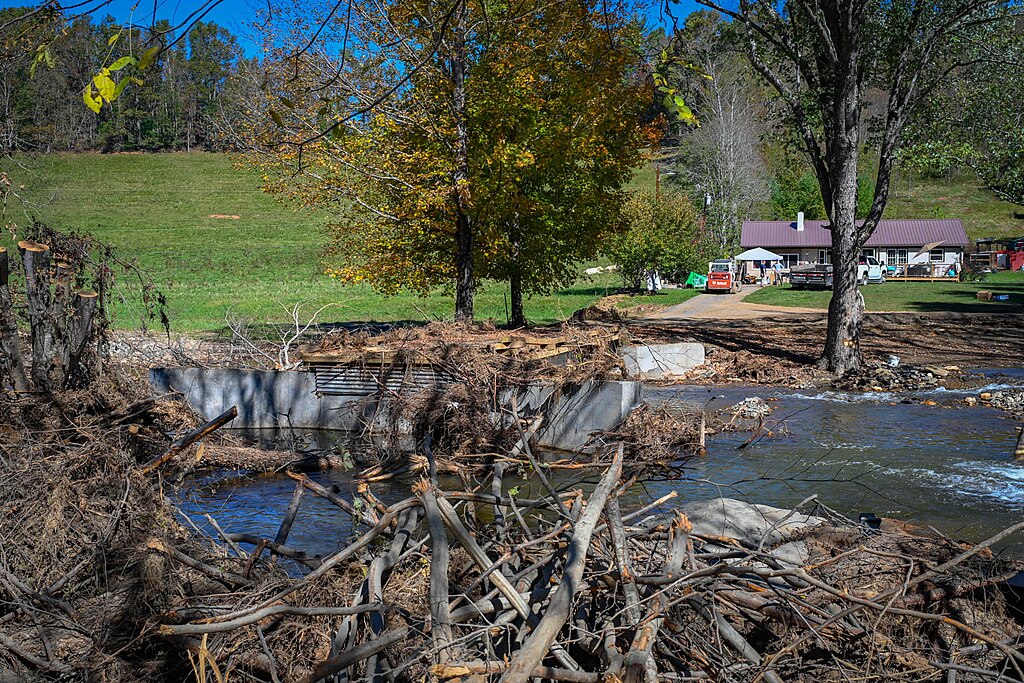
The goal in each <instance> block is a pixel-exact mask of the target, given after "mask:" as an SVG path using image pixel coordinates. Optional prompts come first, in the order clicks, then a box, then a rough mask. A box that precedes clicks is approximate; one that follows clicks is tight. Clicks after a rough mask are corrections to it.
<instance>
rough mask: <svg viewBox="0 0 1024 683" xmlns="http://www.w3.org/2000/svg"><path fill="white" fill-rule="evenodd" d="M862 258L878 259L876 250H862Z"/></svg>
mask: <svg viewBox="0 0 1024 683" xmlns="http://www.w3.org/2000/svg"><path fill="white" fill-rule="evenodd" d="M860 257H861V258H862V259H867V258H868V257H870V258H875V257H876V254H875V250H874V249H861V250H860Z"/></svg>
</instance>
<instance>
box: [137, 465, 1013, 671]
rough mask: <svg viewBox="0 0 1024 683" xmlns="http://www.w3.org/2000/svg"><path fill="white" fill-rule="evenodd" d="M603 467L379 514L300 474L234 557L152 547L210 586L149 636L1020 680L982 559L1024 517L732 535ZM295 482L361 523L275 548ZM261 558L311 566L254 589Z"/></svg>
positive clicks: (382, 651)
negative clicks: (531, 486)
mask: <svg viewBox="0 0 1024 683" xmlns="http://www.w3.org/2000/svg"><path fill="white" fill-rule="evenodd" d="M598 459H599V460H603V461H604V462H603V463H602V464H600V465H599V466H598V470H597V472H596V473H594V474H593V476H592V477H591V481H590V483H588V484H586V485H583V486H579V485H572V486H568V487H555V486H554V485H552V483H551V481H549V480H548V479H547V478H546V477H545V476H544V474H543V469H538V470H537V471H536V472H535V475H536V476H537V477H539V478H540V490H541V491H542V495H537V496H536V497H534V498H524V497H521V496H518V495H512V494H513V493H516V491H514V490H513V491H511V492H510V491H509V490H508V487H507V483H508V482H503V479H504V478H505V477H506V475H507V472H506V468H505V467H504V464H503V463H499V464H498V465H497V466H495V467H493V468H492V470H491V473H490V475H489V476H488V477H486V478H485V480H484V481H481V482H480V484H479V486H477V487H475V488H473V489H471V490H458V491H444V490H441V489H440V488H439V486H438V484H437V480H436V479H434V480H433V481H431V480H430V479H427V478H424V479H421V480H420V481H419V482H418V483H416V484H415V485H414V486H413V488H412V491H411V494H412V495H411V496H410V497H408V498H407V499H405V500H402V501H400V502H398V503H396V504H393V505H390V506H384V505H383V504H381V503H380V502H379V501H378V500H377V499H376V498H375V497H374V496H373V494H372V493H371V491H370V489H369V486H367V485H364V486H363V487H362V488H361V490H360V493H359V496H358V501H359V502H355V501H346V500H343V499H341V498H339V497H338V496H336V495H335V494H332V493H331V492H330V491H327V490H326V489H323V488H322V487H319V486H318V485H316V484H315V483H313V482H311V481H310V480H309V479H307V478H306V477H305V476H304V475H298V474H296V475H294V478H295V479H297V480H298V481H297V485H296V493H295V495H294V496H293V499H292V504H291V505H290V506H289V509H288V514H287V515H286V517H285V519H284V521H283V523H282V526H281V532H280V533H279V534H278V535H277V538H276V539H275V540H269V539H260V538H258V537H256V536H252V535H247V534H237V533H235V534H228V533H224V534H222V540H223V542H225V543H227V544H229V545H230V546H231V547H232V548H234V550H235V552H236V553H237V556H236V557H234V558H228V557H222V558H220V559H219V560H218V561H210V560H205V561H201V560H199V559H198V558H191V557H187V556H185V555H183V554H181V553H177V554H173V551H172V550H171V549H168V548H163V547H158V548H155V549H156V550H157V551H159V552H162V553H165V554H169V556H171V557H173V559H174V561H176V562H180V563H182V564H184V565H187V566H189V567H191V568H192V569H193V570H194V571H196V572H198V573H199V574H200V575H205V577H206V578H207V579H208V580H212V581H214V582H218V583H220V584H221V590H220V591H219V592H217V593H216V594H213V593H207V594H204V595H203V596H202V597H198V596H196V597H182V599H180V601H179V602H178V603H177V604H176V605H175V606H174V608H173V609H172V610H170V611H169V612H167V613H166V614H164V615H163V616H162V618H161V619H160V622H161V623H160V624H159V625H158V626H157V627H156V632H157V633H159V634H160V635H161V636H163V637H164V638H167V639H168V640H169V641H171V642H175V643H177V644H178V645H180V646H182V647H184V648H185V649H188V650H189V651H190V652H192V653H193V660H192V661H193V666H195V667H197V670H198V669H199V667H202V670H203V672H205V673H206V674H207V675H208V676H209V675H210V674H212V673H213V672H216V674H217V675H219V676H222V677H224V678H227V677H228V676H231V677H232V678H235V677H237V678H238V679H240V680H296V681H303V682H305V683H312V682H314V681H320V680H373V681H386V680H410V681H411V680H425V679H431V680H444V681H456V680H458V681H482V680H492V679H493V680H501V681H526V680H528V679H532V678H539V679H546V680H556V681H576V682H591V681H592V682H594V683H598V682H599V681H616V680H621V681H659V680H666V681H674V680H681V681H685V680H730V681H731V680H736V681H761V680H763V681H768V682H774V681H787V680H812V679H816V680H837V681H838V680H886V681H889V680H906V681H911V680H913V681H918V680H946V681H950V680H959V681H973V680H1001V681H1022V680H1024V653H1022V652H1021V650H1020V644H1022V643H1024V638H1022V637H1021V626H1020V622H1019V621H1018V619H1017V618H1016V616H1015V613H1014V611H1013V610H1014V607H1013V605H1012V600H1011V599H1009V598H1008V597H1007V596H1008V595H1012V594H1011V593H1010V592H1009V589H1007V588H1006V587H1005V586H1003V584H1004V582H1005V581H1007V580H1008V579H1009V578H1010V577H1012V576H1013V575H1015V574H1016V573H1017V571H1018V570H1019V569H1020V565H1019V564H1018V563H1014V562H1009V561H1002V560H998V559H996V558H994V557H993V556H992V553H991V551H990V550H989V548H990V547H991V546H992V545H993V544H996V543H998V542H999V541H1000V540H1002V539H1004V538H1006V537H1008V536H1009V535H1011V534H1014V533H1017V532H1019V531H1020V530H1021V529H1022V528H1024V524H1020V525H1017V526H1015V527H1013V528H1011V529H1008V530H1006V531H1004V532H1003V533H1001V534H999V535H998V536H996V537H994V538H992V539H989V540H988V541H985V542H984V543H979V544H977V545H973V546H966V545H963V544H960V543H957V542H954V541H952V540H950V539H947V538H943V537H941V536H938V535H936V534H934V533H933V532H932V533H930V534H929V535H927V536H915V535H912V534H909V533H907V532H906V531H905V530H903V529H895V530H894V529H887V528H885V527H883V530H876V529H872V528H870V527H868V526H864V525H861V524H859V523H852V522H848V521H845V520H842V519H841V518H839V517H837V516H834V515H833V516H832V517H831V519H830V520H828V521H826V520H822V519H817V521H816V522H815V523H814V524H800V525H797V527H798V529H797V530H793V529H792V528H791V527H792V526H793V525H791V524H788V522H789V518H790V517H792V515H788V516H784V517H782V518H781V519H777V520H775V522H773V523H772V524H771V527H772V528H771V529H769V530H768V531H770V532H776V531H778V530H780V529H786V530H787V533H785V534H779V533H766V534H764V535H762V536H761V538H760V540H758V539H756V538H754V539H751V538H744V537H742V536H741V537H739V538H736V537H735V535H733V536H729V535H722V534H717V533H709V532H708V531H707V530H703V531H702V530H700V529H695V528H694V526H693V525H692V524H691V521H690V519H689V518H688V517H687V515H686V514H685V513H684V512H682V511H681V510H672V511H668V512H666V511H665V509H664V506H665V503H666V502H667V501H665V500H662V501H658V502H657V503H655V504H653V505H651V506H647V507H645V508H643V509H639V510H634V511H631V512H628V514H627V513H624V512H623V510H622V509H621V507H620V503H619V497H620V496H621V494H622V493H623V492H624V491H626V490H628V489H629V487H631V486H632V485H634V484H635V483H636V480H637V477H638V476H640V475H638V474H637V473H629V472H625V471H624V469H623V449H622V448H621V447H618V448H613V449H611V450H609V451H607V452H605V453H604V454H603V455H602V456H601V457H599V458H598ZM303 491H312V492H313V493H316V494H318V495H322V496H324V497H325V498H327V499H329V500H332V501H333V502H335V503H336V504H338V505H340V506H342V507H344V508H345V509H346V510H347V511H349V512H350V513H351V514H352V515H353V517H354V519H356V520H359V521H360V523H361V524H363V525H364V526H363V527H362V528H361V531H362V533H360V534H359V535H358V537H356V538H355V539H354V540H353V541H352V542H351V543H349V544H348V545H347V546H346V547H344V548H343V549H341V550H339V551H338V552H336V553H335V554H333V555H331V556H329V557H324V558H317V557H312V556H310V555H308V554H306V553H303V552H302V551H301V550H300V549H296V548H291V547H288V546H287V545H286V540H287V536H288V529H290V528H291V525H292V524H293V522H294V520H295V518H296V514H297V512H298V510H299V508H300V504H301V499H302V493H303ZM584 491H587V493H584ZM655 508H657V509H655ZM794 514H795V513H794ZM800 517H801V518H805V517H804V516H802V515H801V516H800ZM245 543H248V544H253V543H255V544H256V548H255V550H252V551H249V552H247V551H245V550H243V549H242V548H241V546H240V545H239V544H245ZM794 544H795V545H797V546H799V548H800V549H801V550H800V552H797V553H796V554H795V555H794V552H793V548H794ZM265 550H270V551H272V552H273V553H276V554H278V555H279V556H282V557H285V558H291V559H290V560H287V561H289V562H294V563H297V564H298V565H301V566H304V567H306V568H307V570H308V571H307V572H305V573H303V574H301V575H300V576H295V575H294V573H293V574H292V576H290V577H285V576H283V575H282V574H280V573H279V572H278V573H274V574H273V576H274V580H273V581H270V582H268V581H265V580H263V581H260V580H258V579H257V578H256V574H254V569H255V568H258V567H259V566H261V564H260V562H261V561H259V560H258V559H257V558H259V556H260V555H261V553H263V552H264V551H265ZM346 589H347V591H346ZM207 680H209V678H207Z"/></svg>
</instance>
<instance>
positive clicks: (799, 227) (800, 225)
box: [796, 211, 804, 232]
mask: <svg viewBox="0 0 1024 683" xmlns="http://www.w3.org/2000/svg"><path fill="white" fill-rule="evenodd" d="M796 231H797V232H803V231H804V212H803V211H798V212H797V214H796Z"/></svg>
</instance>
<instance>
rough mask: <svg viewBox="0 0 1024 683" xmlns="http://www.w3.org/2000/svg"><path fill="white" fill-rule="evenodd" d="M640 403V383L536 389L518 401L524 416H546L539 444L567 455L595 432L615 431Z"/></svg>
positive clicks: (595, 383) (530, 389) (541, 386)
mask: <svg viewBox="0 0 1024 683" xmlns="http://www.w3.org/2000/svg"><path fill="white" fill-rule="evenodd" d="M639 403H640V383H639V382H599V381H590V382H583V383H581V384H574V385H563V386H560V387H558V388H554V387H551V386H548V385H537V386H532V387H529V388H528V389H527V390H526V391H525V392H523V394H521V395H520V397H519V405H520V406H521V412H522V413H523V414H531V413H538V412H539V413H542V414H543V415H544V422H543V424H542V426H541V428H540V430H539V431H538V432H537V444H538V445H540V446H543V447H546V448H557V449H560V450H567V451H574V450H581V449H583V448H584V447H585V446H586V445H587V444H588V443H589V442H590V440H591V436H592V435H593V433H594V432H602V431H610V430H614V429H615V428H616V427H618V426H619V425H620V424H622V421H623V420H625V419H626V416H627V415H629V412H630V411H631V410H633V408H635V407H636V406H637V405H639Z"/></svg>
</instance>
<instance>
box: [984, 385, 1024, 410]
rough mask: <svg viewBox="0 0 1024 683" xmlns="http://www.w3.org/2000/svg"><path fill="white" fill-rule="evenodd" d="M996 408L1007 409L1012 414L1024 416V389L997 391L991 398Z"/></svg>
mask: <svg viewBox="0 0 1024 683" xmlns="http://www.w3.org/2000/svg"><path fill="white" fill-rule="evenodd" d="M989 403H991V404H992V405H993V406H995V407H996V408H999V409H1000V410H1005V411H1006V412H1008V413H1010V414H1011V415H1016V416H1017V417H1024V389H1021V390H1019V391H995V392H992V397H991V398H990V399H989Z"/></svg>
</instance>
